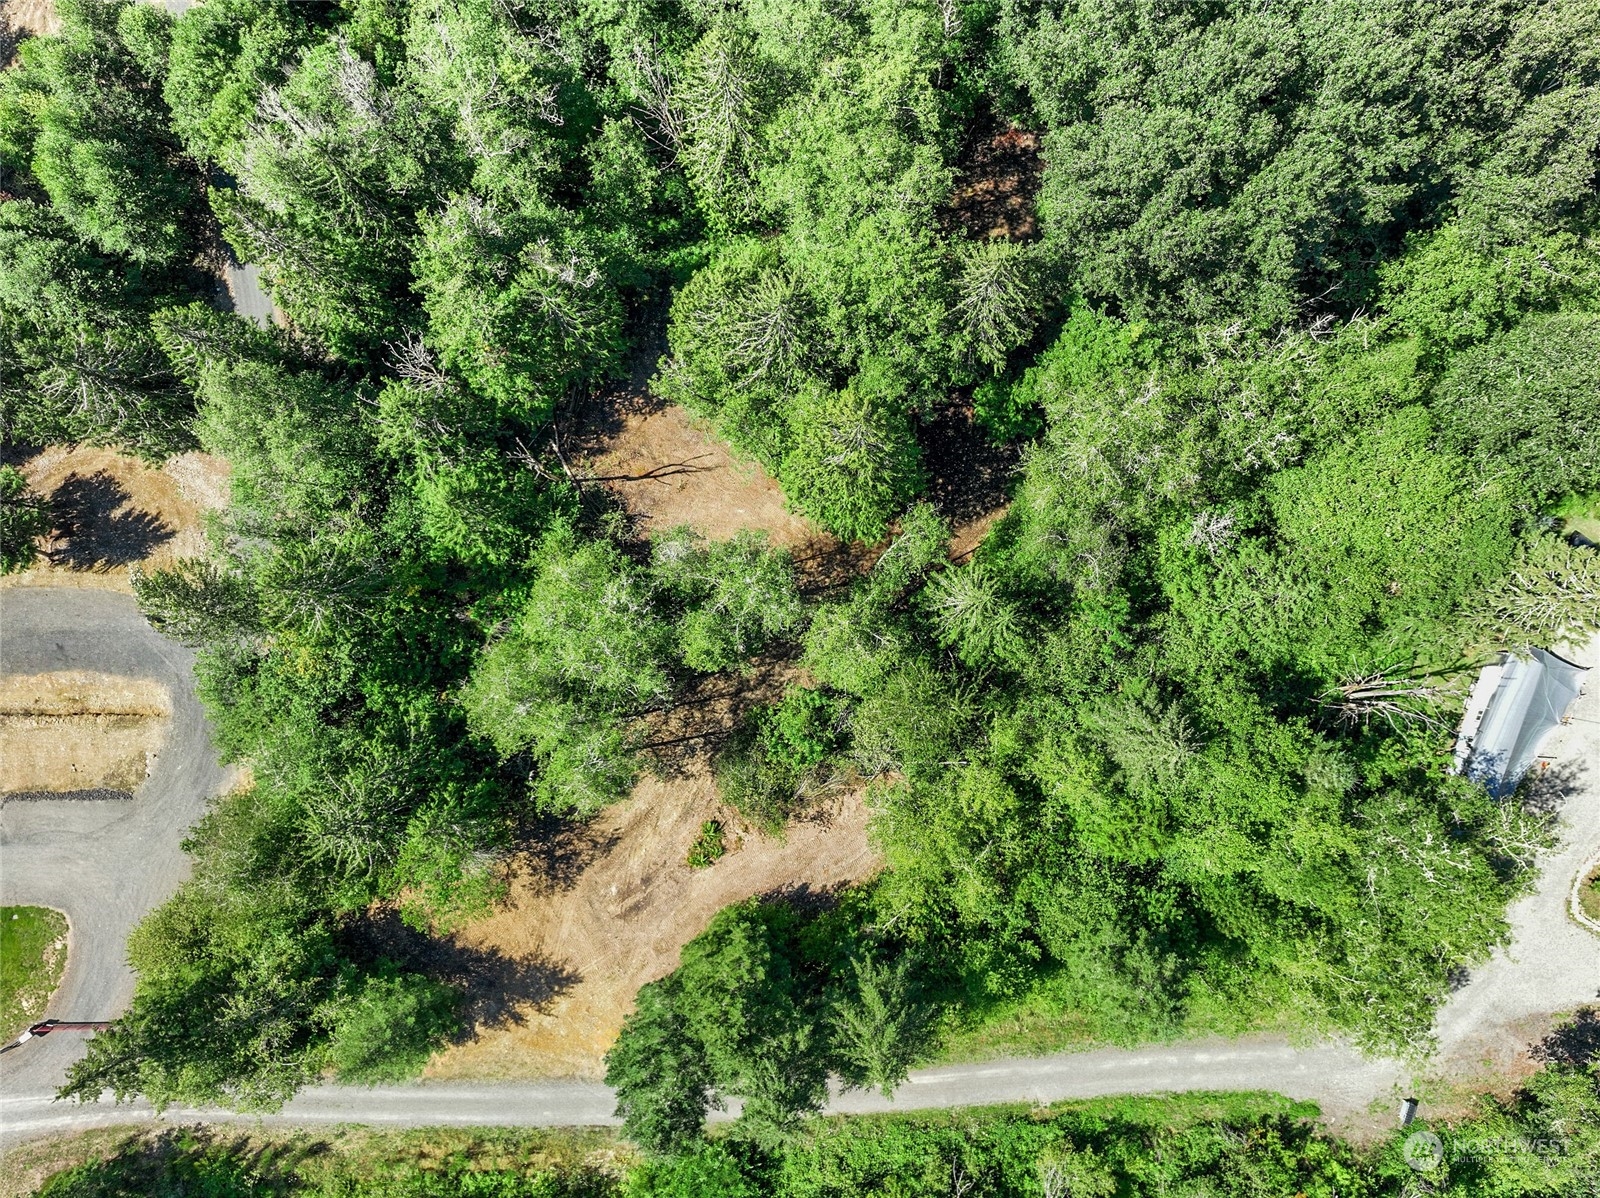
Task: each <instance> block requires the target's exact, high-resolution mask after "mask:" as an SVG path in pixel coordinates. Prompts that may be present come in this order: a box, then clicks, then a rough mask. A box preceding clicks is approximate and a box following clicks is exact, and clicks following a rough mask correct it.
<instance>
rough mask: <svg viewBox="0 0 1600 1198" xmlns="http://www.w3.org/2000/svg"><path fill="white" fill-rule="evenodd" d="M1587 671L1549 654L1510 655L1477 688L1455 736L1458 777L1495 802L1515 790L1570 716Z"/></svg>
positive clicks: (1535, 651)
mask: <svg viewBox="0 0 1600 1198" xmlns="http://www.w3.org/2000/svg"><path fill="white" fill-rule="evenodd" d="M1586 673H1588V671H1587V670H1586V669H1585V668H1584V667H1583V666H1579V665H1574V664H1573V663H1572V662H1570V661H1567V660H1566V659H1565V658H1562V657H1557V656H1556V655H1555V654H1554V653H1552V652H1550V651H1549V650H1548V649H1531V650H1529V651H1528V653H1527V655H1526V656H1518V655H1510V654H1508V655H1506V656H1505V657H1503V658H1502V659H1501V660H1500V661H1499V662H1498V663H1496V664H1495V665H1491V666H1486V667H1485V668H1484V671H1483V673H1482V674H1480V675H1479V676H1478V680H1477V682H1476V683H1474V684H1473V687H1472V694H1471V696H1470V697H1469V698H1468V700H1467V711H1466V715H1465V716H1464V717H1463V718H1462V721H1461V730H1460V732H1459V733H1458V734H1457V737H1456V753H1455V766H1454V769H1455V771H1456V772H1464V773H1465V774H1466V776H1467V777H1468V778H1470V779H1471V780H1472V781H1474V782H1477V783H1480V784H1481V785H1482V786H1483V787H1484V788H1485V789H1486V790H1488V792H1489V793H1490V794H1492V795H1494V796H1495V798H1497V799H1498V798H1504V797H1505V796H1507V795H1509V794H1510V793H1511V792H1512V791H1514V790H1516V788H1517V783H1519V782H1521V781H1522V778H1523V775H1524V774H1526V773H1527V772H1528V770H1529V769H1530V768H1532V766H1533V763H1534V762H1535V761H1537V760H1538V757H1539V744H1540V742H1541V741H1543V740H1544V738H1545V737H1546V736H1547V735H1548V734H1549V733H1550V732H1551V731H1552V730H1553V729H1555V728H1556V727H1557V726H1559V725H1560V724H1561V723H1562V721H1564V720H1565V719H1566V717H1567V713H1568V711H1570V710H1571V708H1572V705H1573V703H1574V702H1575V701H1576V700H1577V698H1578V695H1579V694H1580V693H1581V692H1582V690H1583V677H1584V675H1585V674H1586Z"/></svg>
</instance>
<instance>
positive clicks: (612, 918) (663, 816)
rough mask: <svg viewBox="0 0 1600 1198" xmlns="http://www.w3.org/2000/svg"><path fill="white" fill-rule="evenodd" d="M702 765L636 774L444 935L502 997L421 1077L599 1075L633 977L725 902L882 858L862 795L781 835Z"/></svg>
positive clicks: (667, 966) (654, 970)
mask: <svg viewBox="0 0 1600 1198" xmlns="http://www.w3.org/2000/svg"><path fill="white" fill-rule="evenodd" d="M714 817H715V818H721V819H723V820H725V821H727V822H728V826H729V828H730V835H729V837H728V840H729V851H728V853H727V855H726V856H724V857H723V858H722V859H721V860H720V861H718V862H716V864H714V865H712V866H710V867H708V868H706V869H699V870H696V869H691V868H689V866H688V865H687V864H686V863H685V858H686V856H687V854H688V852H689V846H690V845H691V844H693V843H694V839H695V837H696V836H697V835H698V834H699V831H700V825H701V823H702V822H703V821H705V820H707V819H711V818H714ZM736 824H737V820H736V817H730V815H729V813H728V812H727V811H725V810H724V809H723V808H722V806H721V804H720V802H719V801H718V799H717V793H716V787H715V785H714V784H713V783H712V781H711V778H710V777H709V775H708V774H707V773H706V771H705V769H704V767H703V765H701V766H698V767H695V768H693V769H692V770H691V772H689V773H688V775H687V776H686V777H682V778H676V779H672V780H670V781H662V780H660V779H655V778H646V779H645V780H644V781H642V782H641V783H640V784H639V786H638V787H637V788H636V789H635V791H634V793H633V796H632V797H631V798H630V799H628V800H627V801H625V802H623V803H620V804H618V805H617V806H615V807H613V808H611V809H609V810H607V811H605V812H603V813H602V814H601V815H600V816H599V817H598V818H597V819H596V820H594V821H593V822H592V823H591V824H590V825H589V826H587V827H586V828H584V829H582V830H581V831H579V832H577V833H576V834H574V835H573V836H571V837H569V838H566V839H563V840H561V841H558V842H557V843H555V844H554V845H552V846H551V848H550V850H549V851H548V852H547V853H544V854H540V855H539V856H537V857H529V858H527V859H524V860H522V861H520V862H518V863H517V870H516V874H515V878H514V881H513V884H512V891H511V896H510V901H509V903H508V904H507V907H506V909H505V910H504V911H503V912H501V913H499V914H497V915H495V916H493V917H492V918H490V919H486V920H484V921H482V922H480V923H477V924H474V925H472V926H471V927H468V928H466V929H464V930H463V931H462V932H461V933H459V934H458V935H457V936H456V937H455V938H454V939H455V944H456V946H457V947H458V949H459V950H460V951H461V952H462V954H463V956H464V957H467V958H473V959H477V960H481V961H486V962H494V963H498V964H497V965H496V966H495V967H493V968H492V969H491V970H490V974H491V976H493V977H494V978H495V980H496V982H498V983H499V985H500V986H501V987H502V990H501V993H502V1000H501V1001H500V1002H498V1003H496V1002H487V1003H483V1004H481V1005H480V1007H479V1009H478V1011H477V1016H478V1023H477V1029H476V1036H475V1038H474V1039H472V1040H471V1041H470V1042H468V1043H465V1044H462V1045H460V1046H458V1047H455V1048H451V1049H449V1050H447V1051H445V1052H444V1053H442V1054H440V1055H439V1056H438V1057H436V1058H435V1059H434V1061H433V1063H432V1064H431V1065H430V1066H429V1067H428V1072H427V1076H428V1077H430V1078H439V1079H446V1078H469V1077H470V1078H482V1079H510V1078H521V1077H541V1076H544V1077H590V1078H592V1077H599V1076H600V1074H601V1073H602V1072H603V1071H604V1066H603V1064H602V1061H601V1058H602V1056H603V1055H604V1054H605V1051H606V1049H607V1048H609V1047H610V1046H611V1042H612V1041H613V1040H614V1039H615V1038H616V1035H617V1031H618V1030H619V1029H620V1028H621V1026H622V1021H623V1019H624V1018H625V1017H626V1016H627V1014H628V1012H629V1011H630V1010H632V1008H633V996H634V994H635V992H637V990H638V988H639V987H640V986H642V985H643V984H644V983H646V982H649V981H653V980H655V979H656V978H659V977H661V976H663V975H664V974H667V973H669V972H671V970H672V969H673V968H674V967H675V966H676V965H677V963H678V953H679V951H680V950H681V949H682V948H683V946H684V944H686V943H687V942H688V941H689V940H690V939H692V938H693V937H694V936H696V935H698V934H699V933H700V932H701V931H703V930H704V929H705V926H706V925H707V924H708V923H709V922H710V921H711V917H712V916H713V915H715V914H716V913H717V912H718V911H720V910H721V909H722V908H723V907H725V906H727V905H728V904H730V903H735V902H738V901H739V900H741V899H745V898H749V897H750V896H751V895H755V894H777V893H785V892H789V893H793V892H796V891H799V892H802V893H819V892H822V893H825V892H828V891H831V890H834V889H836V888H838V887H840V886H842V885H845V884H847V883H850V882H855V881H861V880H863V879H865V878H868V877H870V876H872V874H874V873H875V872H877V870H878V868H879V861H878V858H877V855H876V854H875V853H874V852H873V851H872V849H871V847H870V846H869V845H868V842H867V835H866V826H867V811H866V808H865V807H864V806H863V804H862V802H861V799H860V796H859V795H854V796H850V797H848V798H845V799H841V800H840V801H838V802H836V803H835V804H833V805H832V806H830V807H828V808H826V809H823V810H820V811H818V812H816V813H815V814H814V815H813V816H812V817H811V818H810V819H808V820H806V821H803V822H800V823H798V824H796V825H794V826H792V827H791V828H790V829H789V831H788V835H787V836H786V837H785V838H784V839H783V840H781V841H780V840H771V839H765V838H762V837H760V836H757V835H755V834H753V833H749V832H744V833H740V832H738V831H736V830H734V829H735V828H736Z"/></svg>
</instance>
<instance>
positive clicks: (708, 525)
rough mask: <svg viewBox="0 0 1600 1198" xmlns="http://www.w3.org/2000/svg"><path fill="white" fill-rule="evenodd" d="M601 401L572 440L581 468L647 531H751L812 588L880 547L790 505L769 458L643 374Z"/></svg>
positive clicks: (866, 561) (859, 566) (709, 535)
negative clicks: (726, 435) (852, 539)
mask: <svg viewBox="0 0 1600 1198" xmlns="http://www.w3.org/2000/svg"><path fill="white" fill-rule="evenodd" d="M638 373H639V374H640V375H641V376H643V377H642V378H637V379H635V381H634V382H633V383H632V384H631V385H630V386H629V387H627V388H625V389H618V390H616V391H613V392H610V393H607V394H605V395H601V396H598V397H596V398H595V399H593V400H591V401H590V402H589V404H588V405H587V406H586V407H585V408H584V409H583V411H582V412H581V413H579V417H578V419H577V420H576V421H574V423H573V425H572V427H571V428H570V429H568V430H566V432H565V434H564V440H563V441H562V448H563V452H564V453H565V454H566V455H567V460H568V461H570V462H571V463H572V466H573V473H574V474H575V475H576V477H578V478H579V479H581V480H583V481H585V482H592V483H598V484H600V485H602V486H604V487H605V488H606V490H607V491H608V492H609V493H610V494H611V495H612V496H613V497H614V498H615V499H616V501H617V502H618V503H620V504H621V505H622V507H623V510H624V511H626V512H627V513H628V515H629V516H630V517H631V518H632V520H633V524H634V528H635V529H636V531H637V532H638V533H639V534H640V535H641V536H648V535H650V534H652V533H659V532H664V531H666V530H667V529H669V528H676V527H679V526H680V525H688V526H689V527H690V528H693V529H694V530H695V531H696V532H698V533H700V535H701V536H703V537H705V538H706V539H708V540H712V541H725V540H728V539H730V538H732V537H733V536H735V535H737V534H738V533H739V532H742V531H744V530H745V529H753V530H755V531H758V532H764V533H766V534H767V540H768V541H769V542H770V543H771V544H773V545H777V546H780V547H783V548H786V549H788V550H789V551H790V552H791V553H792V554H793V555H794V559H795V564H796V565H797V566H798V567H799V573H800V584H801V587H802V589H804V590H807V591H811V592H815V591H818V590H826V589H828V588H831V587H836V586H840V585H843V584H845V583H847V582H849V581H850V580H851V579H853V578H855V577H856V576H857V575H859V574H860V573H861V572H862V571H863V570H865V569H867V568H868V567H870V566H871V565H872V563H873V562H874V561H876V560H877V553H878V550H877V549H875V548H873V547H871V546H866V545H851V544H845V543H843V542H841V541H839V540H838V539H837V538H836V537H834V536H832V535H831V534H829V533H828V532H826V531H825V530H824V529H822V528H821V527H820V526H818V525H817V524H814V523H813V522H812V521H810V520H808V519H806V518H805V517H804V516H798V515H795V514H794V513H793V512H791V511H790V510H789V509H788V507H787V506H786V504H785V501H784V496H783V489H782V488H781V487H779V486H778V484H777V482H776V481H775V480H774V479H773V478H772V476H771V475H770V474H768V473H767V472H766V471H765V470H763V469H762V468H761V466H760V464H759V463H756V462H747V461H743V460H741V459H739V458H737V457H736V456H735V455H734V453H733V450H732V449H731V448H729V446H728V444H727V443H726V442H724V441H723V440H721V439H720V438H719V437H718V436H717V435H716V433H715V432H714V431H712V429H711V428H710V426H709V425H708V424H707V423H706V422H705V421H702V420H700V419H699V418H697V417H695V416H694V415H693V414H691V413H690V412H689V411H687V410H686V409H684V408H682V407H679V406H678V405H677V404H670V403H667V402H666V401H664V400H661V399H658V398H656V397H655V396H654V395H651V394H650V392H649V390H648V389H647V387H646V385H645V383H644V381H643V379H644V378H647V377H648V369H644V370H641V371H639V372H638Z"/></svg>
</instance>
